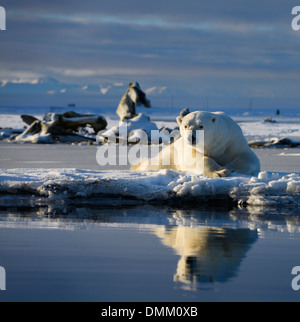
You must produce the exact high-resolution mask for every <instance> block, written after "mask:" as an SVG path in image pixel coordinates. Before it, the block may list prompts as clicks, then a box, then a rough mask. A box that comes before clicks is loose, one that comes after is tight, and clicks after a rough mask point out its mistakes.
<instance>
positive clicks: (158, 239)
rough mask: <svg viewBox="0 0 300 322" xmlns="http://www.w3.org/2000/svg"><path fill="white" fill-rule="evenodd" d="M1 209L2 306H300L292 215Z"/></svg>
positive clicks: (298, 218) (297, 238) (299, 255)
mask: <svg viewBox="0 0 300 322" xmlns="http://www.w3.org/2000/svg"><path fill="white" fill-rule="evenodd" d="M0 209H1V210H0V266H2V267H4V268H5V270H6V291H0V301H99V302H105V301H155V302H165V301H181V302H184V301H197V302H198V301H299V300H300V291H298V292H297V291H294V290H293V289H292V287H291V283H292V279H293V278H294V276H292V275H291V271H292V269H293V267H294V266H300V252H299V245H300V226H299V224H300V210H299V209H294V210H290V211H287V210H284V211H283V210H279V211H278V210H272V209H269V210H261V209H249V210H245V209H243V210H217V209H215V210H213V209H204V210H197V211H195V210H183V209H170V208H162V207H154V206H151V207H150V206H142V207H141V206H140V207H129V206H128V207H119V206H117V205H113V203H112V204H111V206H106V207H99V206H97V207H96V206H95V207H92V206H90V207H82V208H79V207H71V206H68V207H66V206H60V205H54V206H48V207H35V208H22V209H21V208H11V207H10V208H6V209H4V208H3V207H2V208H0Z"/></svg>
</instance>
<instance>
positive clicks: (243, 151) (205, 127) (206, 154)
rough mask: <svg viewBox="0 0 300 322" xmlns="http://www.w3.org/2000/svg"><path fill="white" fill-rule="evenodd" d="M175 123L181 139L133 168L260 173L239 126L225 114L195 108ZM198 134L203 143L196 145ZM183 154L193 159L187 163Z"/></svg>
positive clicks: (221, 174) (216, 173) (222, 174)
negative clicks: (202, 134)
mask: <svg viewBox="0 0 300 322" xmlns="http://www.w3.org/2000/svg"><path fill="white" fill-rule="evenodd" d="M177 123H178V125H179V128H180V138H178V139H177V140H175V142H174V143H172V144H171V145H170V146H167V147H165V148H163V149H162V151H161V152H160V153H159V154H158V155H157V156H156V157H154V158H153V159H148V160H142V161H141V162H140V163H139V164H138V165H137V166H135V167H133V168H132V170H140V171H143V170H160V169H171V170H175V171H184V172H191V173H195V174H203V175H204V176H208V177H213V178H214V177H228V176H230V174H231V173H239V174H244V175H256V174H258V173H259V172H260V162H259V159H258V158H257V156H256V155H255V153H254V152H253V151H252V150H251V149H250V147H249V145H248V143H247V141H246V139H245V137H244V135H243V133H242V130H241V128H240V127H239V125H238V124H237V123H236V122H235V121H234V120H232V119H231V118H230V117H229V116H227V115H226V114H225V113H223V112H215V113H210V112H204V111H196V112H192V113H189V114H187V115H185V116H178V117H177ZM198 133H204V137H203V140H202V144H201V142H200V144H197V143H199V142H197V137H198ZM186 136H188V139H186ZM186 155H189V156H191V157H190V158H193V159H194V160H195V162H187V161H190V160H187V158H186ZM200 160H201V162H198V161H200Z"/></svg>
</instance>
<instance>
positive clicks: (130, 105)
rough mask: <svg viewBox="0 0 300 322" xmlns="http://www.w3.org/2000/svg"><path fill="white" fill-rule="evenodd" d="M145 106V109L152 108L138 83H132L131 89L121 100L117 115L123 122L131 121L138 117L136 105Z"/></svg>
mask: <svg viewBox="0 0 300 322" xmlns="http://www.w3.org/2000/svg"><path fill="white" fill-rule="evenodd" d="M140 104H143V105H144V106H145V107H147V108H149V107H151V105H150V101H149V100H148V99H147V98H146V94H145V93H144V92H143V91H142V90H141V88H140V85H139V83H138V82H134V83H130V84H129V88H128V90H127V91H126V93H125V94H124V96H123V97H122V99H121V102H120V104H119V106H118V109H117V111H116V113H117V114H118V115H119V116H120V119H121V121H122V122H123V121H125V120H130V119H132V118H134V117H135V116H137V114H136V105H140Z"/></svg>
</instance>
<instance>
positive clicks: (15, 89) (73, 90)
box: [0, 77, 193, 107]
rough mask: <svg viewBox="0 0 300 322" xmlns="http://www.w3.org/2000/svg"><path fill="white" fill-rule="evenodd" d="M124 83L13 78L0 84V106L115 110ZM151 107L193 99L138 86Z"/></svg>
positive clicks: (165, 90)
mask: <svg viewBox="0 0 300 322" xmlns="http://www.w3.org/2000/svg"><path fill="white" fill-rule="evenodd" d="M127 88H128V84H127V83H126V84H125V83H122V82H104V83H100V84H99V85H95V84H70V83H64V82H61V81H59V80H57V79H55V78H53V77H43V78H39V79H34V80H30V81H28V80H22V79H16V80H11V81H6V80H2V81H0V105H7V104H8V105H24V104H25V105H43V106H49V105H66V104H69V103H71V102H72V103H74V104H77V105H84V106H108V107H109V106H113V107H116V106H117V105H118V103H119V101H120V99H121V98H122V96H123V95H124V93H125V92H126V90H127ZM142 89H143V90H144V92H145V93H146V94H147V96H148V97H149V99H150V100H151V101H152V104H153V105H156V106H159V105H160V106H164V105H167V106H168V107H170V106H173V104H174V99H178V98H180V97H181V98H182V97H193V95H192V94H191V93H187V92H184V91H182V90H176V89H169V88H167V87H166V86H160V87H159V86H153V87H146V88H145V87H142Z"/></svg>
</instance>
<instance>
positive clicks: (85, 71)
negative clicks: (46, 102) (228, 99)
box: [0, 0, 300, 99]
mask: <svg viewBox="0 0 300 322" xmlns="http://www.w3.org/2000/svg"><path fill="white" fill-rule="evenodd" d="M3 2H4V3H3V4H2V5H3V6H4V7H5V8H6V9H7V31H5V32H2V33H1V39H0V42H1V52H0V68H1V78H2V79H0V80H1V81H2V83H1V84H2V86H4V84H5V82H4V81H5V80H15V79H20V80H25V81H28V82H33V81H35V80H36V79H38V78H39V77H42V76H53V77H56V78H58V79H59V80H62V81H65V82H70V83H72V82H76V83H79V84H81V85H82V86H81V87H82V89H83V90H86V89H87V88H86V87H85V86H87V85H86V84H95V85H96V84H100V83H101V82H105V81H111V82H116V83H122V84H127V83H128V82H129V81H132V80H138V81H140V82H142V83H144V84H145V86H146V88H148V89H151V88H154V87H157V88H161V87H163V86H167V87H168V88H170V87H172V86H173V87H174V88H181V89H183V90H188V91H192V92H193V93H195V94H198V95H205V93H212V95H218V96H222V95H223V96H228V95H235V92H237V93H245V94H244V95H248V94H247V93H250V92H253V93H258V91H257V90H255V89H256V88H257V84H259V85H260V88H261V91H260V92H259V93H260V95H262V94H261V93H270V91H272V92H274V90H273V89H272V87H274V88H276V89H278V90H277V91H275V93H277V95H283V93H285V94H286V95H288V94H289V93H290V92H291V89H292V88H294V84H295V83H299V75H298V72H297V70H299V67H300V66H299V61H298V56H299V46H300V38H299V34H297V33H295V32H294V31H293V30H292V29H291V20H292V16H291V9H292V7H293V6H294V1H290V0H286V1H282V0H264V1H263V3H262V2H261V1H258V0H253V1H249V0H248V1H240V0H226V1H225V0H223V1H221V0H211V1H194V0H187V1H184V2H182V1H179V0H173V1H171V0H161V1H159V2H158V1H147V2H145V1H143V2H141V1H140V0H139V1H138V0H128V1H121V0H110V1H97V2H95V1H91V0H87V1H84V2H83V1H78V0H73V1H70V0H65V1H57V0H54V1H51V2H49V1H45V0H31V1H26V2H24V1H21V0H18V1H13V2H12V1H5V0H3ZM283 80H284V83H285V84H283ZM103 90H104V89H103ZM199 93H200V94H199ZM249 95H250V94H249ZM299 96H300V94H299ZM299 98H300V97H299ZM274 99H276V97H275V98H274Z"/></svg>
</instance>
